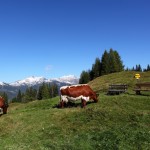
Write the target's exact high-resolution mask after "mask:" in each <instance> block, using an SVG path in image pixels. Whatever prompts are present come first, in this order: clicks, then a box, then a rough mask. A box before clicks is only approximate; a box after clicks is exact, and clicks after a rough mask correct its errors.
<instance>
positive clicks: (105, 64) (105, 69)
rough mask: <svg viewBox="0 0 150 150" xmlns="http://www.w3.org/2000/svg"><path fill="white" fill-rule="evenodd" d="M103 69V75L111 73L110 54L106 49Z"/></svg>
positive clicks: (103, 57) (103, 56)
mask: <svg viewBox="0 0 150 150" xmlns="http://www.w3.org/2000/svg"><path fill="white" fill-rule="evenodd" d="M101 60H102V62H101V64H102V71H101V74H102V75H105V74H108V73H109V61H108V60H109V54H108V52H107V51H106V50H105V51H104V54H103V55H102V59H101Z"/></svg>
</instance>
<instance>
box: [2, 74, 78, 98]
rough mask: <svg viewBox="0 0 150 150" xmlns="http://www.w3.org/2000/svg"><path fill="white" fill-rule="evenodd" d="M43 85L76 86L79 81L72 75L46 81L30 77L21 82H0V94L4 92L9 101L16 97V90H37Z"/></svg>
mask: <svg viewBox="0 0 150 150" xmlns="http://www.w3.org/2000/svg"><path fill="white" fill-rule="evenodd" d="M43 82H44V83H55V84H57V85H58V87H61V86H64V85H73V84H78V82H79V79H78V78H77V77H76V76H74V75H69V76H63V77H60V78H53V79H46V78H44V77H35V76H31V77H28V78H26V79H23V80H18V81H15V82H13V83H5V82H0V92H6V93H7V94H8V97H9V99H11V98H13V97H15V96H16V94H17V93H18V90H19V89H20V90H21V91H22V92H25V90H26V88H27V87H33V88H36V89H38V88H39V86H40V85H42V84H43Z"/></svg>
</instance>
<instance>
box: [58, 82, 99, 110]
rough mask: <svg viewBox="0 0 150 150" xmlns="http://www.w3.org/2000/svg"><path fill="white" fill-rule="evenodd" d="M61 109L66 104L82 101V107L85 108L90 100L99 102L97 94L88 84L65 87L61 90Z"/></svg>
mask: <svg viewBox="0 0 150 150" xmlns="http://www.w3.org/2000/svg"><path fill="white" fill-rule="evenodd" d="M60 94H61V95H60V107H61V108H62V107H64V103H68V102H69V101H76V100H79V99H81V101H82V107H85V105H86V102H87V101H89V100H90V99H92V100H94V102H98V99H97V96H96V93H95V92H94V91H93V90H92V89H91V88H90V86H89V85H87V84H79V85H72V86H63V87H61V88H60Z"/></svg>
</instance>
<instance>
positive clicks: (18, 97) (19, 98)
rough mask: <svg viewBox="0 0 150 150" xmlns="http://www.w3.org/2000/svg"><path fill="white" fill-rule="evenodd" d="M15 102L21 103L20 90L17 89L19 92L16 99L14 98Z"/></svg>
mask: <svg viewBox="0 0 150 150" xmlns="http://www.w3.org/2000/svg"><path fill="white" fill-rule="evenodd" d="M16 101H17V102H22V94H21V91H20V89H19V91H18V94H17V97H16Z"/></svg>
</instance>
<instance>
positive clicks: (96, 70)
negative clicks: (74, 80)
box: [79, 48, 124, 84]
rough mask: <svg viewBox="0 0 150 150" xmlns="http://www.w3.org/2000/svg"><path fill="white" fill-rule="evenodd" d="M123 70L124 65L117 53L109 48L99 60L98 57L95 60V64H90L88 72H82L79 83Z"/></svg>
mask: <svg viewBox="0 0 150 150" xmlns="http://www.w3.org/2000/svg"><path fill="white" fill-rule="evenodd" d="M123 70H124V65H123V62H122V60H121V57H120V55H119V53H118V52H117V51H116V50H113V49H112V48H111V49H110V50H109V51H107V50H105V51H104V53H103V55H102V57H101V59H100V58H98V57H97V58H96V59H95V63H94V64H92V68H91V69H89V70H88V71H85V70H84V71H82V73H81V75H80V79H79V83H80V84H84V83H88V82H89V81H91V80H93V79H95V78H97V77H99V76H102V75H107V74H110V73H114V72H120V71H123Z"/></svg>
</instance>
